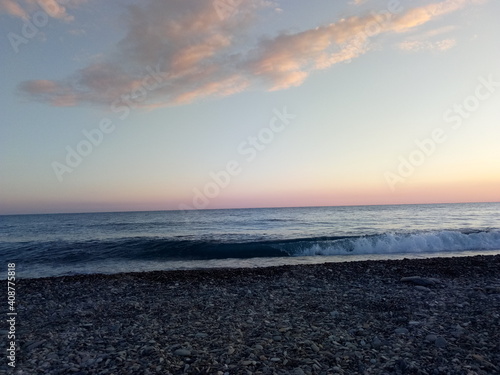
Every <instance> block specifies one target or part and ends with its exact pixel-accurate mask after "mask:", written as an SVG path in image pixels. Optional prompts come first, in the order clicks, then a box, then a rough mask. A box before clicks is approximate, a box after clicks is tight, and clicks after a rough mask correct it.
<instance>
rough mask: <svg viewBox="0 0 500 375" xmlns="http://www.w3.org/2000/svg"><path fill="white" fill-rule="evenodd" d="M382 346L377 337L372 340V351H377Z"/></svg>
mask: <svg viewBox="0 0 500 375" xmlns="http://www.w3.org/2000/svg"><path fill="white" fill-rule="evenodd" d="M381 346H382V341H380V339H379V338H378V336H375V337H374V338H373V340H372V347H373V348H374V349H379V348H380V347H381Z"/></svg>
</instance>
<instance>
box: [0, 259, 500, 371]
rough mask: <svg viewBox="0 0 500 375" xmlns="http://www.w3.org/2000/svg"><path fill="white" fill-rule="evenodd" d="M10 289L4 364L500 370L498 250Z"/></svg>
mask: <svg viewBox="0 0 500 375" xmlns="http://www.w3.org/2000/svg"><path fill="white" fill-rule="evenodd" d="M416 276H417V277H416ZM16 293H17V294H16V295H17V312H18V316H17V327H16V329H17V331H16V340H17V341H16V345H17V352H16V359H17V363H16V367H15V369H14V370H12V369H11V368H8V366H7V365H6V363H5V362H4V364H3V365H2V367H1V369H0V373H2V374H5V373H15V374H182V373H188V374H198V373H207V374H336V373H339V374H495V373H500V256H499V255H494V256H474V257H459V258H430V259H411V260H409V259H403V260H386V261H365V262H346V263H325V264H317V265H297V266H281V267H267V268H252V269H209V270H188V271H158V272H147V273H126V274H114V275H77V276H68V277H57V278H40V279H21V280H18V281H17V292H16ZM4 333H5V332H4Z"/></svg>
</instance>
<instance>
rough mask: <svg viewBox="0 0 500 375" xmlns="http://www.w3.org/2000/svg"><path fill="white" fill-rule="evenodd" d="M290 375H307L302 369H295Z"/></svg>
mask: <svg viewBox="0 0 500 375" xmlns="http://www.w3.org/2000/svg"><path fill="white" fill-rule="evenodd" d="M290 374H291V375H306V373H305V372H304V370H302V369H301V368H300V367H296V368H294V369H293V370H292V372H291V373H290Z"/></svg>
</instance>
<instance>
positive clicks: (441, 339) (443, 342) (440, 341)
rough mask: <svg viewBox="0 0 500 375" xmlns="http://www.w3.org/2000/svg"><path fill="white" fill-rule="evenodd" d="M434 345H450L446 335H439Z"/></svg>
mask: <svg viewBox="0 0 500 375" xmlns="http://www.w3.org/2000/svg"><path fill="white" fill-rule="evenodd" d="M434 345H436V347H438V348H445V347H446V346H447V345H448V341H446V340H445V338H444V337H441V336H438V337H437V338H436V341H434Z"/></svg>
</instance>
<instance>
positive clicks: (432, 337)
mask: <svg viewBox="0 0 500 375" xmlns="http://www.w3.org/2000/svg"><path fill="white" fill-rule="evenodd" d="M436 339H437V336H436V335H433V334H432V333H431V334H428V335H427V336H425V341H426V342H435V341H436Z"/></svg>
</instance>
